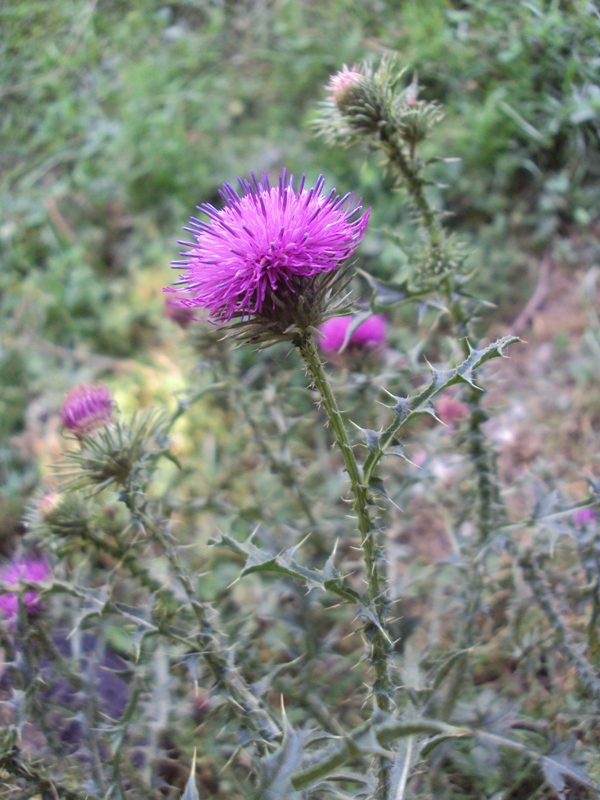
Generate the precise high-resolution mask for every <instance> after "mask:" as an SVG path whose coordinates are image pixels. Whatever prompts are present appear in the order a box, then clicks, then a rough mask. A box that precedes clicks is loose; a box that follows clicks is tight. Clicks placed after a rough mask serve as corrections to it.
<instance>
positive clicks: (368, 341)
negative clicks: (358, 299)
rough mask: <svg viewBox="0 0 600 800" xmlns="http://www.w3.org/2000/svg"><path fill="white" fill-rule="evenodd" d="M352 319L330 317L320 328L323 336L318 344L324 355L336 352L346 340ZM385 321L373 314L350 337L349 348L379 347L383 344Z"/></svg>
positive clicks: (381, 316)
mask: <svg viewBox="0 0 600 800" xmlns="http://www.w3.org/2000/svg"><path fill="white" fill-rule="evenodd" d="M351 322H352V317H351V316H347V317H332V318H331V319H328V320H327V322H324V323H323V325H321V327H320V329H319V330H320V331H321V333H322V334H323V337H322V338H319V340H318V341H319V344H320V345H321V347H322V348H323V350H325V352H326V353H335V352H337V351H338V350H339V349H340V348H341V347H342V345H343V344H344V341H345V339H346V334H347V333H348V328H349V327H350V323H351ZM386 332H387V320H386V318H385V316H384V315H383V314H375V315H374V316H372V317H369V319H366V320H365V321H364V322H363V323H361V324H360V325H359V326H358V328H357V329H356V330H355V331H354V333H353V334H352V335H351V336H350V341H349V342H348V346H349V347H381V346H382V345H384V344H385V337H386Z"/></svg>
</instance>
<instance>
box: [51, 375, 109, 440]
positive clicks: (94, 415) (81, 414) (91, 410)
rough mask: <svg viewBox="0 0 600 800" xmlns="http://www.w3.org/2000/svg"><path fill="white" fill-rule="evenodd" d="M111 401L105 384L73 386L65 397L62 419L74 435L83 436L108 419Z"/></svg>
mask: <svg viewBox="0 0 600 800" xmlns="http://www.w3.org/2000/svg"><path fill="white" fill-rule="evenodd" d="M112 413H113V401H112V397H111V395H110V391H109V390H108V387H107V386H104V385H103V384H99V385H98V386H88V385H86V384H81V385H79V386H75V387H74V388H73V389H71V391H70V392H69V394H68V395H67V396H66V398H65V402H64V403H63V407H62V413H61V417H62V421H63V423H64V425H65V427H66V428H68V429H69V430H70V431H71V432H72V433H74V434H75V435H76V436H84V435H86V434H88V433H90V432H91V431H93V430H96V429H97V428H99V427H101V426H102V425H104V424H105V423H107V422H109V421H110V418H111V417H112Z"/></svg>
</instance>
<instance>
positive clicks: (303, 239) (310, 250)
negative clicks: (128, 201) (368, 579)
mask: <svg viewBox="0 0 600 800" xmlns="http://www.w3.org/2000/svg"><path fill="white" fill-rule="evenodd" d="M238 180H239V184H240V193H238V192H236V191H235V190H234V189H233V187H232V186H230V185H229V184H225V185H224V187H223V189H222V191H221V197H222V198H223V201H224V204H225V205H224V207H223V208H222V209H220V210H218V209H216V208H214V206H212V205H210V204H208V203H205V204H203V205H201V206H199V207H198V208H199V210H200V211H202V213H203V214H205V215H206V217H207V218H208V221H203V220H200V219H197V218H196V217H192V218H191V220H190V226H189V227H188V228H185V230H187V231H189V232H190V233H191V234H192V235H193V237H194V239H195V241H193V242H182V244H184V245H185V246H186V247H187V248H189V249H187V250H185V251H184V252H182V253H181V255H182V256H183V260H181V261H177V262H175V263H174V266H175V267H176V268H178V269H184V270H185V274H184V275H183V277H182V278H181V279H180V280H179V281H177V282H176V283H175V284H174V285H175V286H176V287H177V289H175V290H174V289H167V290H166V291H171V292H173V291H179V292H181V291H183V292H185V293H186V295H187V297H186V298H185V299H183V300H182V299H179V300H177V301H176V303H177V304H178V305H183V306H186V307H188V308H195V307H199V308H204V309H207V311H208V313H209V316H210V317H212V318H213V320H215V321H216V322H219V323H229V322H231V321H232V320H233V319H238V320H241V321H242V322H248V321H254V322H257V321H260V322H262V323H264V324H265V325H267V327H269V326H270V329H271V333H277V334H280V335H281V334H284V333H285V331H286V330H287V329H288V328H289V327H290V326H294V325H295V326H297V327H299V328H302V327H308V326H313V327H314V326H315V324H319V323H320V322H321V321H322V318H323V314H324V312H325V310H326V307H327V304H328V303H329V302H330V296H329V295H328V296H327V297H326V295H327V292H326V291H324V288H325V287H327V288H330V285H331V283H332V280H331V277H332V273H333V274H334V275H333V277H335V273H336V271H337V270H338V268H339V267H341V265H342V264H343V263H344V262H345V261H346V260H347V259H348V258H349V257H350V256H351V255H352V254H353V253H354V252H355V250H356V248H357V246H358V244H359V242H360V241H361V239H362V238H363V236H364V234H365V231H366V228H367V224H368V218H369V213H368V211H362V212H361V206H360V203H359V204H355V203H354V196H353V195H352V194H347V195H345V196H344V197H339V196H338V195H337V194H336V192H335V189H333V190H332V191H331V192H330V193H329V194H328V195H325V194H323V186H324V179H323V178H322V177H319V179H318V180H317V182H316V184H315V186H314V187H313V188H312V189H307V188H305V185H304V177H302V179H301V180H300V183H299V185H298V187H297V188H295V187H294V176H293V175H290V176H289V177H288V175H287V172H286V171H285V170H284V172H283V173H282V174H281V175H280V176H279V182H278V185H277V187H271V186H270V185H269V180H268V177H267V175H266V174H265V175H263V176H262V179H261V180H258V179H257V178H256V176H255V175H254V174H253V173H252V180H251V181H247V180H242V179H238ZM319 315H320V318H319Z"/></svg>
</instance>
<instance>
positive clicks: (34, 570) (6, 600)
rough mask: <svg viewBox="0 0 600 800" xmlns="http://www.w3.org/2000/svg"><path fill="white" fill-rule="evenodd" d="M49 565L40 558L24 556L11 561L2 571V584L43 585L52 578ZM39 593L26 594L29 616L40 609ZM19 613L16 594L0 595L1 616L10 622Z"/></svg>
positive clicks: (25, 601)
mask: <svg viewBox="0 0 600 800" xmlns="http://www.w3.org/2000/svg"><path fill="white" fill-rule="evenodd" d="M50 574H51V573H50V567H49V565H48V563H47V562H46V561H45V560H44V559H43V558H41V557H38V556H32V555H28V556H23V557H22V558H19V559H16V560H15V561H11V562H10V563H9V564H6V566H4V567H2V568H1V569H0V582H2V583H8V584H9V585H11V586H18V585H19V584H20V583H43V582H44V581H46V580H48V578H49V577H50ZM39 597H40V596H39V593H38V592H25V595H24V598H23V600H24V603H25V607H26V609H27V612H28V613H29V614H32V613H34V612H35V611H38V610H39V609H40V606H41V603H40V599H39ZM18 611H19V596H18V595H17V594H16V593H14V592H8V593H6V594H2V595H0V614H2V616H4V617H5V618H6V619H8V620H12V619H14V618H15V617H16V616H17V613H18Z"/></svg>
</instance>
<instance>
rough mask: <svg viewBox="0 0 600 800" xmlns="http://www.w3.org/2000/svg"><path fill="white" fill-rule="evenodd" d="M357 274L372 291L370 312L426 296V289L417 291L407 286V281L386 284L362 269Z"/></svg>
mask: <svg viewBox="0 0 600 800" xmlns="http://www.w3.org/2000/svg"><path fill="white" fill-rule="evenodd" d="M357 273H358V274H359V275H362V277H363V278H364V279H365V280H366V282H367V283H368V284H369V286H370V287H371V289H372V295H371V309H372V311H378V310H379V309H382V308H389V307H390V306H395V305H398V304H399V303H405V302H407V301H409V300H414V299H417V298H419V297H424V296H425V295H426V294H428V290H426V289H417V288H414V287H411V286H409V284H408V281H404V282H403V283H386V282H385V281H380V280H377V278H374V277H373V276H372V275H369V273H368V272H365V271H364V270H362V269H358V270H357Z"/></svg>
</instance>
